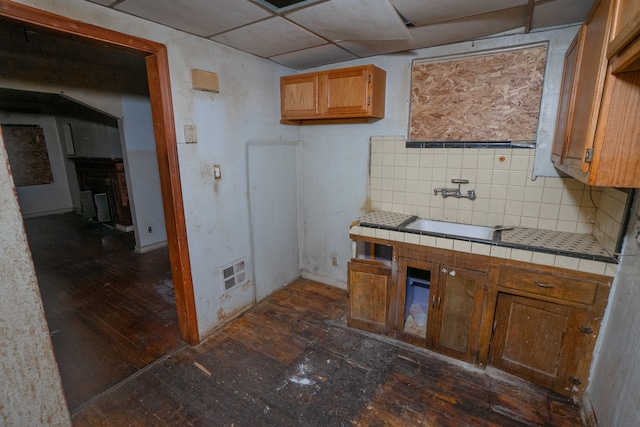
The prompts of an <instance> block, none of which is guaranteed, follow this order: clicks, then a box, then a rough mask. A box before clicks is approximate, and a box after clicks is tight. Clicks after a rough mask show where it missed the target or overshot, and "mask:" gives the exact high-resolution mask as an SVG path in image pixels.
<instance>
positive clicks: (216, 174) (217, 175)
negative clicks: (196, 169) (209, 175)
mask: <svg viewBox="0 0 640 427" xmlns="http://www.w3.org/2000/svg"><path fill="white" fill-rule="evenodd" d="M213 179H215V180H218V179H222V169H220V165H213Z"/></svg>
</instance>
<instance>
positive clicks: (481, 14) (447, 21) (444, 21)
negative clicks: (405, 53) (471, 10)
mask: <svg viewBox="0 0 640 427" xmlns="http://www.w3.org/2000/svg"><path fill="white" fill-rule="evenodd" d="M526 7H527V5H522V6H515V7H507V8H504V9H496V10H493V11H491V12H483V13H476V14H475V15H465V16H459V17H457V18H451V19H443V20H441V21H434V22H430V23H428V24H423V25H414V26H413V27H411V28H409V32H411V30H413V29H418V28H424V27H429V26H431V25H436V24H448V23H455V22H459V21H464V20H466V19H470V18H476V17H479V16H483V15H493V14H496V13H500V12H505V11H508V10H518V9H522V10H523V11H524V10H525V8H526ZM523 18H524V16H523Z"/></svg>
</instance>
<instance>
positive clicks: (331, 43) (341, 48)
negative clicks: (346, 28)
mask: <svg viewBox="0 0 640 427" xmlns="http://www.w3.org/2000/svg"><path fill="white" fill-rule="evenodd" d="M321 46H335V47H337V48H339V49H340V50H343V51H345V52H347V53H349V54H351V55H353V56H355V57H356V58H363V57H362V56H360V55H356V54H355V53H353V52H351V51H349V49H346V48H344V47H342V46H340V45H339V44H337V43H336V42H328V43H325V44H319V45H317V46H312V47H307V48H302V49H295V50H292V51H290V52H284V53H279V54H277V55H271V56H265V57H264V58H267V59H271V58H276V57H278V56H282V55H288V54H290V53H296V52H304V51H305V50H309V49H313V48H316V47H321ZM354 59H355V58H354Z"/></svg>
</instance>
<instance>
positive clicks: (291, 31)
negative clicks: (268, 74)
mask: <svg viewBox="0 0 640 427" xmlns="http://www.w3.org/2000/svg"><path fill="white" fill-rule="evenodd" d="M211 39H212V40H215V41H217V42H220V43H222V44H226V45H227V46H231V47H234V48H236V49H240V50H244V51H245V52H249V53H252V54H254V55H257V56H262V57H265V58H267V57H270V56H276V55H281V54H283V53H289V52H293V51H296V50H300V49H305V48H309V47H313V46H319V45H321V44H325V43H326V40H323V39H321V38H320V37H317V36H315V35H313V34H312V33H310V32H309V31H307V30H305V29H304V28H300V27H298V26H297V25H295V24H293V23H291V22H289V21H287V20H286V19H284V18H281V17H275V18H270V19H266V20H264V21H260V22H256V23H255V24H251V25H247V26H246V27H242V28H238V29H235V30H231V31H229V32H227V33H224V34H220V35H218V36H215V37H211Z"/></svg>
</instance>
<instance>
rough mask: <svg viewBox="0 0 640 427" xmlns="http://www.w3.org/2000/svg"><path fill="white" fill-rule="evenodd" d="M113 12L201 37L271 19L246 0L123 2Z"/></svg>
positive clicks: (150, 0)
mask: <svg viewBox="0 0 640 427" xmlns="http://www.w3.org/2000/svg"><path fill="white" fill-rule="evenodd" d="M115 9H117V10H121V11H123V12H127V13H130V14H132V15H136V16H139V17H141V18H144V19H148V20H149V21H154V22H158V23H160V24H164V25H167V26H169V27H173V28H177V29H179V30H182V31H186V32H188V33H191V34H195V35H198V36H202V37H207V36H211V35H214V34H218V33H221V32H223V31H227V30H230V29H232V28H236V27H239V26H241V25H245V24H249V23H251V22H255V21H257V20H259V19H264V18H266V17H268V16H271V15H272V14H271V13H270V12H267V11H266V10H264V9H263V8H261V7H260V6H257V5H255V4H254V3H252V2H249V1H245V0H234V1H233V7H229V1H228V0H188V1H175V0H125V1H123V2H122V3H119V4H117V5H116V6H115Z"/></svg>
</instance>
